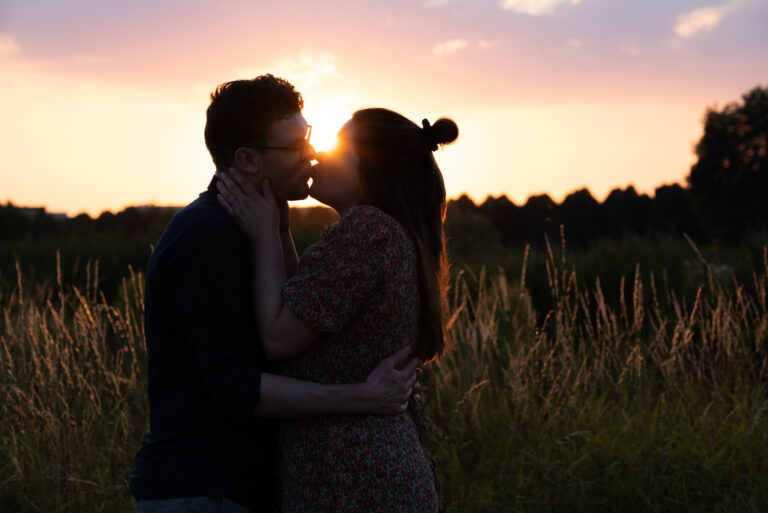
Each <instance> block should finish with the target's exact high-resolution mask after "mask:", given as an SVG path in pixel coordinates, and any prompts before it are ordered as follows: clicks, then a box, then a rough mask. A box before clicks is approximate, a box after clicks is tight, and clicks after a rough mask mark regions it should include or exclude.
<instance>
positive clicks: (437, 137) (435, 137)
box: [421, 118, 459, 151]
mask: <svg viewBox="0 0 768 513" xmlns="http://www.w3.org/2000/svg"><path fill="white" fill-rule="evenodd" d="M421 126H422V129H421V130H422V133H423V134H424V140H425V142H426V143H427V146H428V147H429V149H430V150H432V151H435V150H437V147H438V145H440V144H450V143H452V142H453V141H455V140H456V138H457V137H458V136H459V127H458V126H456V123H454V121H453V120H452V119H448V118H440V119H438V120H437V121H435V124H434V125H430V124H429V121H428V120H426V119H424V120H422V122H421Z"/></svg>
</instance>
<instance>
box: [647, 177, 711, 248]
mask: <svg viewBox="0 0 768 513" xmlns="http://www.w3.org/2000/svg"><path fill="white" fill-rule="evenodd" d="M650 229H651V230H652V231H653V232H655V233H663V234H667V235H682V234H684V233H685V234H687V235H689V236H691V237H693V238H696V239H701V238H702V237H703V233H702V230H701V226H700V225H699V221H698V219H697V218H696V215H695V214H694V211H693V206H692V204H691V192H690V190H688V189H684V188H683V187H681V186H680V185H679V184H672V185H662V186H661V187H657V188H656V192H655V194H654V197H653V206H652V208H651V219H650Z"/></svg>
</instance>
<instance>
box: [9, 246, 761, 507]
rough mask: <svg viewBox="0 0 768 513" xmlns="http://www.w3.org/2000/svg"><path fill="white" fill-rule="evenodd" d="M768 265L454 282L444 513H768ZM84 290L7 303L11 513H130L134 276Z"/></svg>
mask: <svg viewBox="0 0 768 513" xmlns="http://www.w3.org/2000/svg"><path fill="white" fill-rule="evenodd" d="M762 257H763V258H762V262H760V263H758V264H756V265H754V266H753V268H752V269H751V273H750V274H751V278H750V279H749V280H743V279H737V278H735V277H734V276H733V275H732V274H726V275H722V273H718V272H717V271H718V270H717V269H716V268H713V267H712V266H710V265H709V264H707V263H706V261H705V260H704V259H703V257H702V260H700V268H701V269H703V272H701V273H699V274H696V273H694V274H693V278H691V277H690V276H689V277H688V278H686V279H687V281H688V282H689V284H690V282H691V281H692V280H693V281H694V282H695V281H696V280H698V283H694V285H695V286H694V287H693V288H692V290H693V292H692V293H691V294H685V295H681V294H680V293H679V292H677V291H676V290H674V289H671V288H670V287H669V286H668V283H669V280H664V279H663V277H662V275H663V273H662V272H661V270H658V269H656V270H653V271H652V270H650V269H649V270H645V269H644V268H643V267H637V268H636V272H635V273H634V275H631V274H630V275H627V276H626V277H625V279H624V280H622V281H620V283H619V287H617V289H618V290H613V289H612V290H603V287H602V286H601V285H600V280H599V276H597V277H596V278H597V279H595V280H592V279H591V277H590V279H589V280H582V279H580V276H579V274H578V266H576V267H575V268H574V266H573V265H572V264H571V263H570V262H569V261H568V260H566V259H565V253H564V251H560V250H557V251H549V252H548V255H547V256H546V258H544V259H543V260H542V262H541V263H542V264H543V268H541V269H539V268H537V270H536V271H535V272H536V276H531V274H532V273H533V272H534V271H533V270H532V269H530V268H528V269H526V268H527V266H528V264H529V261H528V259H527V258H525V257H524V255H523V254H522V253H521V254H520V255H518V256H516V257H515V258H519V259H520V260H521V262H522V266H521V267H522V272H521V273H520V274H519V275H515V276H512V275H510V273H509V272H508V271H504V270H503V269H501V270H496V269H488V270H487V272H486V270H482V271H477V272H474V273H473V272H472V271H470V270H467V271H465V272H458V273H456V274H457V275H456V278H455V280H454V283H453V287H452V291H451V303H452V317H451V322H450V331H451V334H452V337H453V340H454V342H453V346H454V348H453V350H451V351H450V352H448V353H446V355H445V356H444V357H443V358H442V359H441V360H440V361H439V362H437V363H435V364H432V365H430V366H429V367H428V371H427V373H426V375H425V379H424V386H425V394H424V396H425V398H424V401H425V407H426V412H427V416H428V420H429V421H430V422H431V424H432V427H433V430H432V432H431V434H430V449H431V452H432V454H433V456H434V458H435V459H436V461H437V463H438V467H439V469H440V481H441V486H442V489H443V492H444V495H445V496H446V498H447V501H448V506H449V507H448V510H449V511H450V512H456V513H458V512H502V511H503V512H506V511H520V512H559V511H569V512H581V511H584V512H587V511H590V512H602V511H606V512H608V511H611V512H613V511H617V512H618V511H621V512H634V511H637V512H640V511H642V512H649V511H651V512H655V511H658V512H667V511H669V512H673V511H692V512H693V511H695V512H707V511H712V512H714V511H718V512H726V511H738V512H743V511H754V512H760V511H766V510H768V486H766V483H768V420H767V419H766V417H765V415H764V412H765V411H766V409H767V408H768V400H767V399H766V378H768V346H766V342H767V341H768V282H767V281H766V280H767V277H766V276H767V275H768V257H767V256H766V253H765V249H763V254H762ZM470 268H474V269H477V268H478V267H477V266H475V267H470ZM507 269H509V268H507ZM86 274H87V276H88V278H87V280H86V283H87V284H86V285H85V286H84V287H81V288H77V287H74V286H71V285H69V284H67V283H62V280H61V278H60V277H59V279H58V280H57V282H56V283H55V284H47V285H40V284H38V283H27V282H25V281H24V279H23V278H19V279H18V280H17V282H16V283H15V284H12V285H6V286H4V287H3V289H2V290H0V319H2V320H1V321H0V322H1V323H2V324H0V328H1V330H0V365H1V366H2V367H1V369H0V370H1V373H0V437H1V441H0V511H2V512H6V511H8V512H10V511H18V512H26V511H45V512H97V511H104V512H121V511H126V512H128V511H131V505H130V498H129V496H128V492H127V483H128V479H127V475H128V472H129V471H130V469H131V467H132V463H133V455H134V453H135V451H136V449H137V446H138V443H139V441H140V440H141V438H142V435H143V433H144V432H145V430H146V428H147V425H146V415H147V408H146V397H145V386H146V376H145V375H144V369H145V364H146V355H145V352H144V346H143V324H142V310H143V306H142V295H143V290H142V288H143V276H142V274H141V273H140V272H133V271H130V270H129V272H128V276H127V277H126V278H125V279H124V280H123V281H122V285H121V287H120V293H119V294H118V295H117V299H113V300H111V301H107V299H106V298H105V297H104V296H103V295H102V294H101V293H100V292H99V288H98V286H97V284H98V282H99V280H98V270H97V266H96V265H89V266H88V268H87V273H86ZM22 275H23V270H22V269H20V270H19V276H22ZM748 275H749V274H748ZM532 280H537V281H540V282H544V283H545V285H546V290H547V291H548V297H549V299H548V304H550V305H551V308H549V309H548V311H541V310H539V311H537V310H536V309H535V308H534V306H533V304H534V303H533V301H532V294H531V292H530V291H529V287H530V283H531V281H532ZM540 293H541V292H540V291H538V292H537V294H540ZM608 296H610V297H613V298H616V300H615V301H608V300H606V297H608Z"/></svg>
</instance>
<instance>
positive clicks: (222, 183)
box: [216, 168, 281, 240]
mask: <svg viewBox="0 0 768 513" xmlns="http://www.w3.org/2000/svg"><path fill="white" fill-rule="evenodd" d="M216 176H217V177H218V178H219V181H218V182H217V183H216V186H217V188H218V190H219V194H218V195H217V196H216V199H217V200H218V201H219V203H220V204H221V206H222V207H223V208H224V210H226V211H227V212H228V213H229V215H231V216H232V217H233V218H234V219H235V221H236V222H237V224H238V225H239V226H240V228H241V229H242V230H243V231H244V232H245V233H246V234H247V235H248V237H249V238H250V239H251V240H256V239H258V238H260V237H262V236H263V235H264V234H267V233H269V232H270V231H275V230H277V228H278V227H279V226H280V221H281V213H280V208H279V205H278V202H277V200H276V199H275V196H274V195H273V194H272V188H271V187H270V185H269V180H264V182H263V183H262V185H261V192H260V191H259V190H258V189H256V187H254V186H253V184H252V183H251V182H249V181H248V180H247V179H246V178H245V177H244V176H243V174H242V173H241V172H240V171H238V170H237V169H235V168H229V171H227V172H219V171H217V172H216Z"/></svg>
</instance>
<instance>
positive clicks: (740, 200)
mask: <svg viewBox="0 0 768 513" xmlns="http://www.w3.org/2000/svg"><path fill="white" fill-rule="evenodd" d="M696 155H697V156H698V161H697V162H696V163H695V164H694V165H693V167H692V168H691V173H690V175H688V184H689V186H690V190H691V196H692V198H693V203H694V206H695V208H696V212H697V214H698V215H699V217H700V219H701V221H702V223H703V224H704V225H705V227H706V229H707V230H708V231H709V232H710V233H711V234H713V235H714V236H715V237H717V238H719V239H723V240H727V241H735V240H737V239H738V238H739V237H740V236H741V235H742V234H743V233H744V231H745V230H747V229H749V228H757V229H760V228H764V227H765V226H766V225H768V201H766V200H765V193H766V190H768V88H764V89H763V88H760V87H756V88H755V89H753V90H751V91H749V92H748V93H746V94H745V95H744V96H743V102H742V103H731V104H729V105H726V106H725V107H724V108H723V109H722V110H717V109H716V108H710V109H707V112H706V115H705V119H704V135H703V136H702V138H701V140H700V141H699V143H698V144H697V145H696Z"/></svg>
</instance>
